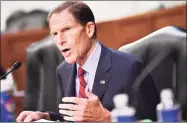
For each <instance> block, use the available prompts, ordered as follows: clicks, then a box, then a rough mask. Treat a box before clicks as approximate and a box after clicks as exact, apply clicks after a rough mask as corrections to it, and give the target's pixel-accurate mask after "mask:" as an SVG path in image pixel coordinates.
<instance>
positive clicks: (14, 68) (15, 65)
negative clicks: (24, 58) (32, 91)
mask: <svg viewBox="0 0 188 123" xmlns="http://www.w3.org/2000/svg"><path fill="white" fill-rule="evenodd" d="M21 65H22V63H21V62H19V61H17V62H16V63H14V64H13V65H12V70H17V69H18V68H20V67H21Z"/></svg>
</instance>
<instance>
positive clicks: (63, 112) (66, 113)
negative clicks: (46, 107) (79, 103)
mask: <svg viewBox="0 0 188 123" xmlns="http://www.w3.org/2000/svg"><path fill="white" fill-rule="evenodd" d="M59 113H60V114H64V115H68V116H71V117H73V116H75V111H70V110H59Z"/></svg>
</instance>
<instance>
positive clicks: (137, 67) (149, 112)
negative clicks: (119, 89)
mask: <svg viewBox="0 0 188 123" xmlns="http://www.w3.org/2000/svg"><path fill="white" fill-rule="evenodd" d="M142 72H147V70H146V69H144V64H143V63H142V62H140V61H135V62H134V63H133V64H132V66H131V69H130V70H129V76H128V78H129V80H128V81H129V82H130V84H131V87H132V88H131V89H130V90H128V91H129V92H130V93H129V94H130V102H131V104H132V105H133V107H135V109H136V118H137V119H138V120H140V119H147V118H149V119H152V120H154V121H155V120H156V106H157V104H158V103H159V95H158V92H157V89H156V86H155V84H154V82H153V79H152V76H151V75H150V74H149V73H147V75H146V76H144V77H142V76H140V74H141V73H142Z"/></svg>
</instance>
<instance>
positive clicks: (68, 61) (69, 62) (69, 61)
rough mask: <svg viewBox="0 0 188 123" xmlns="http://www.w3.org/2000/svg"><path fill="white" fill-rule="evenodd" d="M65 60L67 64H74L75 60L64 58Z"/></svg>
mask: <svg viewBox="0 0 188 123" xmlns="http://www.w3.org/2000/svg"><path fill="white" fill-rule="evenodd" d="M65 61H66V62H67V63H68V64H74V63H76V60H71V59H66V58H65Z"/></svg>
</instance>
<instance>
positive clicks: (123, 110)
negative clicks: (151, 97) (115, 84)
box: [111, 94, 136, 122]
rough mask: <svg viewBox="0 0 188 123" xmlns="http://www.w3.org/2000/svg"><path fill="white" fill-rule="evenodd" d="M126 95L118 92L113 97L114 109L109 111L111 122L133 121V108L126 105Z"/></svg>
mask: <svg viewBox="0 0 188 123" xmlns="http://www.w3.org/2000/svg"><path fill="white" fill-rule="evenodd" d="M128 101H129V100H128V95H127V94H118V95H115V96H114V98H113V102H114V105H115V109H113V110H112V111H111V115H112V122H135V121H136V119H135V117H134V116H135V113H136V111H135V109H134V108H133V107H131V106H129V105H128Z"/></svg>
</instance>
